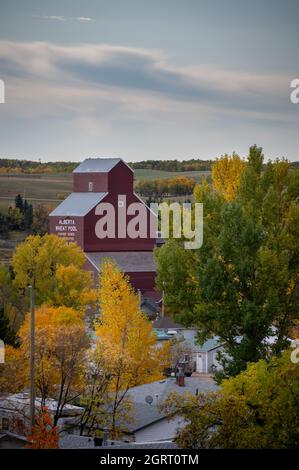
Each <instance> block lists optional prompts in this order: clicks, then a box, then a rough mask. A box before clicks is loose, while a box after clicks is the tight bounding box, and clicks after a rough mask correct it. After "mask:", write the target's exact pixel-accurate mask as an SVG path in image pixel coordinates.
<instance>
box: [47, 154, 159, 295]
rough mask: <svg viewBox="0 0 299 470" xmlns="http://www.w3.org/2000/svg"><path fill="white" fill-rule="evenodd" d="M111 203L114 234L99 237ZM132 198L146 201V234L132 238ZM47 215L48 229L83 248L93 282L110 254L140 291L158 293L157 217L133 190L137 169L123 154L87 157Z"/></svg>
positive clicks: (140, 201)
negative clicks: (129, 228)
mask: <svg viewBox="0 0 299 470" xmlns="http://www.w3.org/2000/svg"><path fill="white" fill-rule="evenodd" d="M107 203H109V205H111V206H112V207H113V209H114V213H115V233H114V234H113V235H114V236H113V237H110V236H106V237H104V238H103V237H101V238H99V236H98V232H97V227H99V226H101V227H102V228H103V227H104V229H107V224H105V223H104V217H106V218H107V210H105V207H107V206H106V204H107ZM134 203H139V204H138V206H139V207H140V209H141V205H142V213H143V221H144V220H146V232H145V230H144V229H143V233H142V236H137V237H135V238H132V237H130V236H129V235H128V233H127V229H126V227H127V226H128V225H129V223H130V221H132V223H134V220H133V219H134V218H135V217H136V212H135V213H134V207H135V206H134ZM129 207H130V208H133V209H128V208H129ZM111 209H112V208H111ZM49 217H50V233H53V234H55V235H58V236H59V237H62V238H63V239H65V240H66V241H68V242H76V243H77V244H78V245H79V246H80V247H81V248H82V250H83V251H84V254H85V257H86V263H85V269H86V270H88V271H91V272H92V273H93V275H94V279H95V282H96V279H97V277H98V272H99V268H100V265H101V262H102V260H103V259H104V258H112V259H113V260H114V261H115V262H116V263H117V264H118V266H119V268H120V269H121V270H122V271H123V272H125V273H126V274H127V275H128V276H129V278H130V281H131V284H132V285H133V287H135V289H136V290H140V292H141V293H142V294H143V295H145V296H148V297H152V298H153V299H157V298H158V297H159V294H158V293H157V292H156V291H155V274H156V266H155V262H154V258H153V249H154V247H155V246H156V245H157V233H156V216H155V214H154V213H153V212H152V211H151V210H150V209H149V208H148V207H147V206H146V205H145V204H144V202H143V201H142V199H141V198H140V197H139V196H137V195H136V194H135V192H134V171H133V170H132V169H131V168H130V167H129V166H128V165H127V164H126V163H125V162H124V161H123V160H122V159H121V158H94V159H93V158H88V159H86V160H84V161H83V162H82V163H81V164H80V165H79V166H78V167H77V168H75V170H74V171H73V193H71V194H70V195H69V196H68V197H67V198H66V199H65V200H64V201H62V202H61V204H59V206H57V207H56V209H54V210H53V211H52V212H51V214H50V216H49ZM137 229H139V227H138V224H137ZM137 231H138V230H137Z"/></svg>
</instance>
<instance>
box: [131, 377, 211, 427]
mask: <svg viewBox="0 0 299 470" xmlns="http://www.w3.org/2000/svg"><path fill="white" fill-rule="evenodd" d="M218 388H219V387H218V386H217V385H216V384H214V383H208V382H206V381H204V380H203V379H202V378H199V377H185V387H179V386H178V385H177V384H176V381H175V378H172V377H171V378H168V379H164V380H160V381H156V382H151V383H149V384H144V385H139V386H138V387H133V388H131V389H130V390H129V392H128V396H129V397H130V399H131V400H132V402H133V403H134V406H135V420H134V422H133V423H132V424H130V425H129V431H130V432H135V431H138V430H139V429H142V428H145V427H146V426H149V425H150V424H152V423H155V422H157V421H160V420H162V419H165V418H166V416H165V415H164V414H163V413H161V411H160V409H159V405H160V404H161V403H162V402H163V401H164V400H165V399H166V398H167V396H168V395H169V393H170V392H177V393H179V394H181V395H184V394H186V393H187V392H190V393H192V394H193V395H195V393H196V391H197V390H198V392H212V391H215V390H218ZM149 395H150V396H151V397H152V398H153V403H152V404H151V405H149V404H148V403H146V401H145V398H146V397H147V396H149Z"/></svg>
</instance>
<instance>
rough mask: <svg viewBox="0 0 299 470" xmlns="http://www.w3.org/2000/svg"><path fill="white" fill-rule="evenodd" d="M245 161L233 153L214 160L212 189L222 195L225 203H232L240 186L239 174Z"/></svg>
mask: <svg viewBox="0 0 299 470" xmlns="http://www.w3.org/2000/svg"><path fill="white" fill-rule="evenodd" d="M245 165H246V163H245V161H244V160H242V159H241V158H240V157H239V155H237V154H236V153H233V154H232V155H231V156H230V155H227V154H225V155H223V156H222V157H221V158H218V159H216V161H215V163H214V164H213V166H212V182H213V187H214V188H215V189H216V191H218V192H219V193H221V194H222V195H223V197H224V198H225V199H226V200H227V201H232V200H233V199H234V196H235V194H236V192H237V190H238V188H239V186H240V178H241V174H242V172H243V170H244V168H245Z"/></svg>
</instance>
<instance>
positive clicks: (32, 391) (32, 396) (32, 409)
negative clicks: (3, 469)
mask: <svg viewBox="0 0 299 470" xmlns="http://www.w3.org/2000/svg"><path fill="white" fill-rule="evenodd" d="M29 291H30V426H31V430H32V427H33V426H34V422H35V364H34V352H35V347H34V346H35V344H34V342H35V318H34V316H35V315H34V289H33V287H32V286H29Z"/></svg>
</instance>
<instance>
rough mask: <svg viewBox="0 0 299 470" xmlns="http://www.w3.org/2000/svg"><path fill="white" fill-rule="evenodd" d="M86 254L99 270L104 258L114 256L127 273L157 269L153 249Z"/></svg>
mask: <svg viewBox="0 0 299 470" xmlns="http://www.w3.org/2000/svg"><path fill="white" fill-rule="evenodd" d="M85 256H86V258H87V259H88V260H89V261H90V262H91V263H92V264H93V265H94V266H95V267H96V268H97V269H98V270H99V268H100V265H101V263H102V261H103V260H104V259H106V258H112V259H113V260H114V261H115V262H116V264H117V265H118V267H119V268H120V269H121V270H122V271H123V272H126V273H132V272H149V271H150V272H155V271H156V265H155V261H154V257H153V253H152V251H101V252H90V253H89V252H88V253H85Z"/></svg>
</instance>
